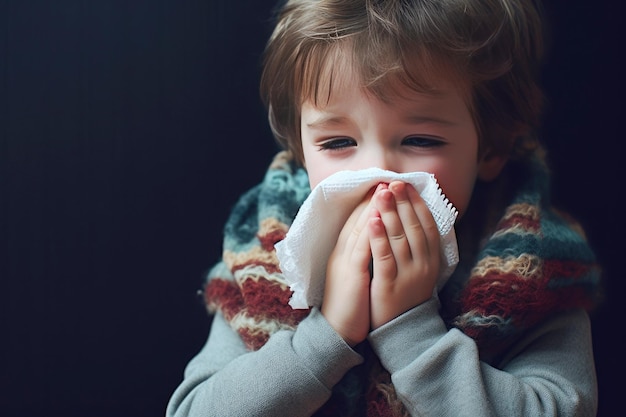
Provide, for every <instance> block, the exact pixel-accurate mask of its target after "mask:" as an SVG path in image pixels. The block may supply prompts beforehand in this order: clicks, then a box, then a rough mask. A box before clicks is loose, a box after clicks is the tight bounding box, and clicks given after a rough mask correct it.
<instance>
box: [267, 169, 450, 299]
mask: <svg viewBox="0 0 626 417" xmlns="http://www.w3.org/2000/svg"><path fill="white" fill-rule="evenodd" d="M393 180H400V181H404V182H406V183H409V184H411V185H413V187H415V189H416V190H417V191H418V192H419V194H420V195H421V197H422V198H423V199H424V201H425V203H426V205H427V206H428V208H429V209H430V211H431V213H432V215H433V218H434V219H435V222H436V223H437V227H438V228H439V234H440V235H441V259H442V271H441V274H440V276H439V278H438V281H437V289H436V290H439V289H441V287H442V286H443V284H445V282H446V280H447V279H448V278H449V277H450V275H451V274H452V272H453V271H454V268H455V267H456V265H457V263H458V261H459V255H458V249H457V243H456V235H455V233H454V222H455V220H456V216H457V211H456V209H455V208H454V207H453V206H452V204H451V203H449V202H448V200H447V199H446V198H445V196H444V195H443V194H442V191H441V189H440V188H439V185H438V184H437V181H436V180H435V177H434V175H432V174H429V173H426V172H412V173H402V174H399V173H396V172H392V171H385V170H382V169H379V168H369V169H365V170H361V171H340V172H337V173H335V174H333V175H331V176H329V177H328V178H326V179H325V180H324V181H322V182H320V183H319V184H318V186H317V187H315V188H314V189H313V190H312V191H311V194H310V195H309V197H308V198H307V199H306V200H305V201H304V203H303V204H302V206H301V207H300V210H299V211H298V214H297V215H296V217H295V219H294V221H293V224H292V225H291V227H290V228H289V231H288V232H287V235H286V236H285V239H283V240H282V241H280V242H278V243H277V244H276V255H277V256H278V260H279V262H280V268H281V270H282V272H283V275H284V277H285V280H286V281H287V283H288V284H289V286H290V288H291V290H292V291H293V294H292V296H291V299H290V300H289V305H290V306H291V307H292V308H294V309H301V308H302V309H306V308H309V307H312V306H318V307H319V306H320V305H321V302H322V296H323V295H324V283H325V281H326V265H327V263H328V258H329V256H330V254H331V252H332V250H333V248H334V247H335V243H336V242H337V238H338V237H339V233H340V232H341V229H342V227H343V225H344V224H345V222H346V220H347V219H348V217H350V214H351V213H352V211H353V210H354V209H355V208H356V206H357V205H358V204H359V203H360V202H361V201H362V199H363V197H364V196H365V195H366V194H367V192H368V191H369V190H370V189H371V188H372V187H374V186H375V185H377V184H378V183H380V182H391V181H393Z"/></svg>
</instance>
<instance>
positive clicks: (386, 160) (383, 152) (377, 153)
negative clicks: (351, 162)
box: [369, 147, 399, 172]
mask: <svg viewBox="0 0 626 417" xmlns="http://www.w3.org/2000/svg"><path fill="white" fill-rule="evenodd" d="M369 159H370V167H376V168H380V169H384V170H387V171H395V172H399V171H398V168H399V167H398V166H397V161H396V160H395V158H394V156H393V153H392V152H391V151H389V150H387V149H384V148H382V147H379V148H375V149H373V150H372V152H371V156H370V158H369Z"/></svg>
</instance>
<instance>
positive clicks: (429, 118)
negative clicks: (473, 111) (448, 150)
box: [403, 115, 457, 126]
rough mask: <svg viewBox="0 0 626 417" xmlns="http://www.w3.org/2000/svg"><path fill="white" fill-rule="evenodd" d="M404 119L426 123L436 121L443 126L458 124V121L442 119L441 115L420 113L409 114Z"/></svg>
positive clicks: (412, 122) (414, 122)
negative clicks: (419, 114) (421, 114)
mask: <svg viewBox="0 0 626 417" xmlns="http://www.w3.org/2000/svg"><path fill="white" fill-rule="evenodd" d="M403 120H404V121H406V122H407V123H411V124H425V123H435V124H438V125H443V126H456V125H457V123H455V122H452V121H450V120H447V119H442V118H440V117H434V116H418V115H408V116H405V117H404V118H403Z"/></svg>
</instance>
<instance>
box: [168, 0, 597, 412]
mask: <svg viewBox="0 0 626 417" xmlns="http://www.w3.org/2000/svg"><path fill="white" fill-rule="evenodd" d="M541 44H542V42H541V21H540V18H539V13H538V11H537V9H536V8H535V5H534V3H533V2H531V1H530V0H499V1H495V0H481V1H476V0H473V1H463V0H456V1H446V2H439V1H437V2H430V1H408V0H407V1H401V0H387V1H374V0H369V1H368V0H365V1H364V0H354V1H345V0H344V1H339V0H337V1H328V0H321V1H319V0H318V1H314V0H295V1H293V0H292V1H288V2H287V3H286V4H285V5H284V7H283V8H282V10H281V12H280V15H279V17H278V21H277V25H276V29H275V31H274V33H273V35H272V37H271V38H270V40H269V42H268V45H267V48H266V55H265V63H264V73H263V77H262V80H261V90H262V95H263V97H264V99H265V101H266V105H267V107H268V111H269V117H270V123H271V126H272V129H273V132H274V134H275V136H276V138H277V140H278V141H279V143H281V144H282V145H283V147H284V148H285V149H286V150H287V152H284V153H281V154H279V155H278V156H277V157H276V159H275V160H274V162H273V163H272V165H271V167H270V169H269V171H268V173H267V175H266V178H265V180H264V181H263V183H262V184H260V185H259V186H258V187H255V188H254V189H253V190H251V191H250V192H248V193H246V194H245V195H244V196H243V197H242V198H241V200H240V201H239V203H238V204H237V206H236V207H235V208H234V210H233V213H232V215H231V217H230V219H229V221H228V223H227V225H226V228H225V240H224V255H223V262H221V263H220V264H218V265H217V266H216V267H215V268H214V269H213V270H212V271H211V273H210V274H209V280H208V282H207V285H206V287H205V299H206V302H207V305H208V307H209V309H210V311H211V312H215V317H214V321H213V324H212V329H211V334H210V335H209V340H208V342H207V345H206V346H205V348H204V349H203V350H202V351H201V352H200V353H199V354H198V355H197V356H196V357H195V358H194V359H193V360H192V361H191V362H190V364H189V365H188V367H187V369H186V372H185V380H184V381H183V383H182V384H181V386H180V387H179V388H178V389H177V391H176V392H175V393H174V395H173V397H172V400H171V401H170V404H169V406H168V415H181V416H183V415H184V416H193V415H203V416H206V415H229V416H231V415H242V416H249V415H268V416H277V415H289V416H308V415H341V416H348V415H429V416H430V415H433V416H447V415H450V416H459V415H467V416H482V415H507V416H509V415H530V416H537V415H557V414H558V415H568V416H589V415H594V414H595V413H596V404H597V387H596V378H595V370H594V364H593V355H592V349H591V336H590V327H589V318H588V314H587V312H586V311H585V310H586V309H589V308H591V307H592V305H593V302H594V297H595V290H596V287H597V280H598V276H597V268H596V265H595V260H594V257H593V253H592V252H591V250H590V249H589V248H588V247H587V245H586V243H585V240H584V238H583V236H582V235H581V234H580V233H579V231H578V228H577V227H576V225H574V224H572V223H571V222H569V221H567V220H566V219H565V218H563V217H561V216H559V215H558V214H557V213H556V212H555V211H554V210H552V209H551V208H550V207H549V202H548V187H547V181H548V178H547V172H546V171H547V169H546V168H545V165H544V162H543V155H542V151H541V147H540V145H539V143H538V140H537V138H536V136H535V130H536V129H537V128H538V125H539V119H540V104H541V92H540V89H539V87H538V86H537V83H536V80H535V77H536V73H537V71H538V70H539V61H540V57H541ZM369 167H378V168H383V169H386V170H390V171H395V172H414V171H424V172H429V173H432V174H434V176H435V177H436V178H437V181H438V183H439V185H440V186H441V188H442V189H443V191H444V193H445V195H446V197H447V198H448V199H449V200H450V202H451V203H452V204H454V206H455V208H456V209H457V210H458V213H459V217H458V223H457V225H456V232H457V236H458V244H459V253H460V259H461V260H460V264H459V266H458V267H457V269H456V271H455V272H454V274H453V275H452V276H451V277H450V279H449V281H448V282H447V284H446V285H445V287H444V288H443V290H442V291H441V292H439V293H438V294H437V293H434V288H435V281H436V278H437V276H438V274H439V271H440V269H441V265H440V257H439V252H438V248H439V234H438V231H437V228H436V225H435V222H434V220H433V217H432V215H431V213H430V211H429V210H428V207H427V206H426V204H425V203H424V201H423V200H422V199H421V198H420V195H419V194H418V193H417V192H416V190H415V189H413V187H411V186H410V185H408V184H405V183H403V182H399V181H394V182H391V183H389V184H380V185H379V186H377V187H376V188H375V189H374V190H372V191H371V192H370V193H368V194H367V195H365V196H362V203H361V204H359V205H358V206H357V207H356V208H354V211H353V213H352V215H351V216H350V218H349V219H348V221H347V222H346V224H345V225H344V226H343V228H342V230H341V232H340V234H339V238H338V240H337V242H333V245H334V250H333V251H332V254H331V256H330V258H329V260H328V268H327V271H326V272H327V273H326V281H325V289H324V298H323V302H322V305H321V308H317V307H312V308H310V309H309V310H293V309H291V307H290V306H289V305H288V300H289V296H290V290H289V288H288V287H287V286H286V284H285V280H284V277H283V276H282V274H281V270H280V266H279V263H278V261H277V259H276V255H275V251H274V244H275V243H277V242H278V241H280V240H282V238H283V237H284V236H285V234H286V232H287V230H288V227H289V224H291V221H292V220H293V218H294V216H295V215H296V213H297V210H298V207H299V206H300V205H301V204H302V202H303V201H304V200H305V198H306V197H307V195H308V193H309V191H310V189H312V188H314V187H316V186H317V185H318V184H319V183H320V182H321V181H323V180H324V179H325V178H327V177H328V176H330V175H331V174H333V173H335V172H338V171H341V170H360V169H365V168H369ZM370 265H371V267H370Z"/></svg>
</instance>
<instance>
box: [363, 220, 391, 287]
mask: <svg viewBox="0 0 626 417" xmlns="http://www.w3.org/2000/svg"><path fill="white" fill-rule="evenodd" d="M368 230H369V247H370V250H371V254H372V255H371V256H372V258H373V265H372V273H373V277H374V279H380V278H385V277H389V278H393V277H395V276H396V275H397V272H398V265H397V263H396V259H395V257H394V254H393V250H392V248H391V244H390V241H389V237H388V233H387V231H386V230H385V225H384V223H383V220H382V218H381V215H380V212H379V211H378V210H377V209H375V208H372V209H371V210H370V219H369V222H368Z"/></svg>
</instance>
